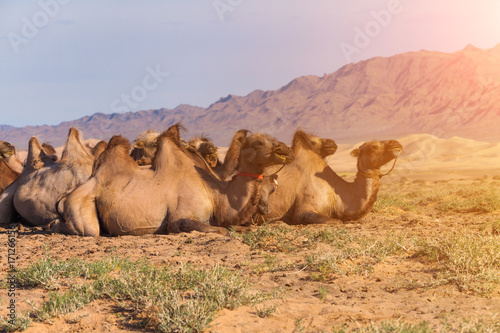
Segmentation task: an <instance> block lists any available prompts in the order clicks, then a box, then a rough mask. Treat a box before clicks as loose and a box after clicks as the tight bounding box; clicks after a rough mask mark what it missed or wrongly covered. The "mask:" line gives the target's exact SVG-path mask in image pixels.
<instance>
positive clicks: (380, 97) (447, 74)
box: [0, 44, 500, 147]
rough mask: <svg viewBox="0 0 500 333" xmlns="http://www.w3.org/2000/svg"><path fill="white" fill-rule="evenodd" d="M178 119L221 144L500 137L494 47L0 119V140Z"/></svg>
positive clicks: (126, 131) (59, 137)
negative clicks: (245, 133) (298, 132)
mask: <svg viewBox="0 0 500 333" xmlns="http://www.w3.org/2000/svg"><path fill="white" fill-rule="evenodd" d="M179 121H180V122H182V123H183V124H184V125H185V126H186V127H187V129H188V130H189V134H186V136H190V135H195V134H200V133H206V134H208V135H209V136H210V137H211V138H212V139H214V140H215V142H216V143H217V144H218V145H227V143H228V142H229V140H230V138H231V136H232V134H233V133H234V132H235V131H236V130H238V129H240V128H247V129H250V130H252V131H263V132H268V133H270V134H273V135H274V136H276V137H278V138H279V139H281V140H284V141H286V142H289V140H290V137H291V135H292V133H293V132H294V131H295V129H296V128H297V127H301V128H303V129H306V130H309V131H312V132H314V133H316V134H318V135H321V136H326V137H330V138H333V139H335V140H337V141H338V142H340V143H342V142H356V141H362V140H370V139H374V138H377V139H384V138H393V137H401V136H404V135H409V134H414V133H430V134H433V135H435V136H438V137H449V136H461V137H466V138H471V139H476V140H486V141H500V131H499V130H498V128H499V127H500V44H498V45H497V46H496V47H494V48H492V49H487V50H483V49H478V48H476V47H474V46H471V45H469V46H467V47H466V48H465V49H463V50H461V51H458V52H455V53H442V52H430V51H419V52H408V53H403V54H399V55H395V56H392V57H376V58H371V59H369V60H366V61H361V62H358V63H353V64H348V65H346V66H343V67H342V68H340V69H339V70H337V71H336V72H334V73H332V74H328V75H324V76H323V77H318V76H304V77H300V78H297V79H295V80H293V81H291V82H290V83H289V84H287V85H286V86H284V87H282V88H280V89H277V90H270V91H262V90H255V91H253V92H252V93H250V94H248V95H247V96H234V95H228V96H227V97H225V98H221V99H220V100H218V101H217V102H215V103H213V104H212V105H210V106H209V107H208V108H206V109H204V108H199V107H194V106H189V105H180V106H178V107H176V108H175V109H173V110H170V109H159V110H149V111H139V112H135V113H132V112H129V113H124V114H116V113H115V114H102V113H97V114H94V115H92V116H88V117H84V118H81V119H78V120H74V121H70V122H64V123H61V124H59V125H57V126H36V127H33V126H29V127H23V128H14V127H11V126H0V139H2V140H6V141H9V142H12V143H13V144H15V145H19V146H21V147H22V146H24V147H25V146H26V143H27V142H28V139H29V137H30V136H32V135H37V136H39V137H40V138H41V139H42V140H43V141H50V142H52V143H53V144H55V145H60V144H61V143H63V142H64V139H65V137H66V134H67V131H68V129H69V127H70V126H74V127H77V128H79V129H80V130H82V131H83V132H84V134H85V137H86V138H90V137H92V138H99V139H106V138H109V137H110V136H111V135H113V134H118V133H120V134H122V135H125V136H127V137H129V138H130V139H133V138H134V137H135V136H137V134H138V133H139V132H141V131H143V130H145V129H148V128H154V129H158V130H163V129H166V128H167V127H168V126H170V125H171V124H173V123H176V122H179Z"/></svg>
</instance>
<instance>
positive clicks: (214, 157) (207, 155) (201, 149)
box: [189, 136, 219, 168]
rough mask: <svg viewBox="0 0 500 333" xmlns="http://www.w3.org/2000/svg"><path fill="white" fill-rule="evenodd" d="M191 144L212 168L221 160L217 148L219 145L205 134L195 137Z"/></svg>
mask: <svg viewBox="0 0 500 333" xmlns="http://www.w3.org/2000/svg"><path fill="white" fill-rule="evenodd" d="M189 145H190V146H191V147H193V149H194V150H196V151H197V152H198V153H199V154H200V155H201V156H202V157H203V158H204V159H205V161H207V163H208V165H210V166H211V167H212V168H213V167H215V166H216V165H217V162H218V161H219V155H218V154H217V150H218V149H219V147H216V146H215V145H214V144H213V143H212V142H211V141H210V139H208V138H207V137H205V136H201V137H195V138H194V139H191V140H190V141H189Z"/></svg>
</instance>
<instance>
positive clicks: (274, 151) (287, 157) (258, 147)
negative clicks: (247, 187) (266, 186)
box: [239, 133, 294, 173]
mask: <svg viewBox="0 0 500 333" xmlns="http://www.w3.org/2000/svg"><path fill="white" fill-rule="evenodd" d="M241 140H242V141H241V143H242V144H241V151H240V159H239V171H244V172H254V173H262V172H263V171H264V169H265V168H266V167H268V166H272V165H278V164H288V163H291V162H292V161H293V159H294V154H293V151H292V149H291V148H289V147H288V146H287V145H286V144H284V143H283V142H280V141H278V140H276V139H275V138H273V137H271V136H269V135H267V134H263V133H254V134H251V135H249V136H245V137H241Z"/></svg>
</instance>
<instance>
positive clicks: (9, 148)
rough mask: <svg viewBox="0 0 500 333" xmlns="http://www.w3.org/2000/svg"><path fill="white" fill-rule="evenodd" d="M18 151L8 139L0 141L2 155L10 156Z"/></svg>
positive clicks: (0, 155) (2, 156) (0, 153)
mask: <svg viewBox="0 0 500 333" xmlns="http://www.w3.org/2000/svg"><path fill="white" fill-rule="evenodd" d="M15 153H16V148H15V147H14V146H13V145H11V144H10V143H8V142H7V141H0V157H1V158H8V157H10V156H12V155H14V154H15Z"/></svg>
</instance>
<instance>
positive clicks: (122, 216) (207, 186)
mask: <svg viewBox="0 0 500 333" xmlns="http://www.w3.org/2000/svg"><path fill="white" fill-rule="evenodd" d="M179 130H180V126H179V124H176V125H174V126H171V127H170V128H169V129H168V130H167V131H165V132H163V133H162V134H161V135H160V136H159V138H158V140H157V143H158V151H157V153H156V155H155V157H154V159H153V161H152V165H151V168H150V169H141V168H140V167H139V166H138V165H137V164H136V163H135V162H134V160H133V159H132V158H131V157H130V156H129V155H128V151H129V149H130V143H129V142H128V140H127V139H125V138H123V137H121V136H114V137H113V138H111V140H110V142H109V144H108V148H107V149H106V150H105V151H104V152H103V153H102V155H101V156H100V157H99V159H98V160H97V161H96V168H95V169H94V171H93V174H92V176H91V177H90V179H89V180H87V181H86V182H84V183H83V184H81V185H80V186H78V187H77V188H76V189H75V190H74V191H72V192H71V193H70V194H69V195H68V197H67V198H66V200H65V201H64V205H63V206H64V207H63V210H62V213H61V215H62V216H61V218H62V221H61V222H60V223H59V224H57V225H55V226H54V228H53V231H54V232H63V233H68V234H76V235H83V236H98V235H99V234H100V233H101V230H102V231H103V232H107V233H108V234H110V235H142V234H152V233H177V232H189V231H193V230H197V231H201V232H216V233H219V234H222V235H226V236H227V235H228V231H227V229H226V228H227V227H230V226H239V225H241V224H244V223H246V222H247V221H248V220H249V219H250V217H251V215H252V214H253V213H254V212H255V209H256V207H257V204H258V202H259V199H260V195H261V190H262V179H261V178H262V173H263V172H264V171H265V170H266V168H267V167H269V166H271V165H276V164H284V163H290V162H291V161H292V160H293V154H292V152H291V150H290V148H288V147H287V146H286V145H285V144H284V143H282V142H278V141H276V139H274V138H271V137H270V136H268V135H265V134H259V133H257V134H252V135H250V136H248V137H246V136H242V135H241V131H240V132H238V133H237V134H236V135H235V137H236V140H241V141H240V142H239V144H238V145H240V146H241V149H240V151H239V153H238V154H237V155H238V158H239V167H238V175H237V176H236V177H234V178H233V179H232V180H231V181H229V182H221V181H218V180H216V179H215V178H213V177H212V176H211V175H208V174H207V172H206V171H205V170H203V169H200V168H199V167H197V165H196V163H195V162H194V161H193V159H192V157H191V156H190V154H191V153H190V152H188V151H187V150H186V148H185V147H184V146H183V145H182V143H181V139H180V135H179ZM245 133H246V132H245ZM234 140H235V139H233V141H234ZM233 146H234V145H233Z"/></svg>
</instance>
